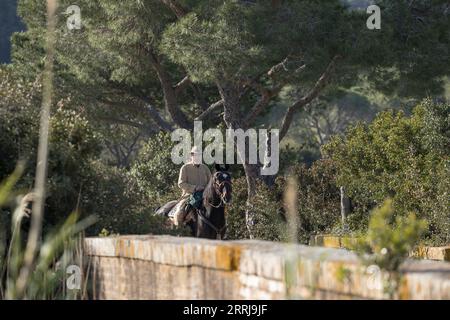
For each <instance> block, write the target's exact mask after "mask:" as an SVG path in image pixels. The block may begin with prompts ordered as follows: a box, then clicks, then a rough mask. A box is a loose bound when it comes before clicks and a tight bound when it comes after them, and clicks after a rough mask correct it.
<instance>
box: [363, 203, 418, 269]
mask: <svg viewBox="0 0 450 320" xmlns="http://www.w3.org/2000/svg"><path fill="white" fill-rule="evenodd" d="M426 227H427V222H426V221H425V220H418V219H417V218H416V215H415V214H414V213H409V214H408V215H407V216H400V215H397V214H396V213H395V211H394V208H393V206H392V200H390V199H388V200H386V201H385V202H384V203H383V205H382V206H381V207H379V208H376V209H374V210H373V211H372V213H371V217H370V222H369V227H368V230H367V234H366V235H365V236H363V237H360V238H359V239H360V240H359V243H358V244H357V247H358V248H357V249H358V251H359V254H360V255H361V257H362V258H363V260H364V261H365V262H366V263H367V264H376V265H378V266H379V267H380V268H381V269H384V270H387V271H398V268H399V266H400V264H401V263H402V262H403V261H404V259H406V258H407V257H408V255H409V253H410V252H411V250H412V249H413V248H414V246H415V245H416V244H417V242H418V241H419V239H420V237H421V235H422V233H423V232H424V230H425V229H426ZM367 254H368V255H367Z"/></svg>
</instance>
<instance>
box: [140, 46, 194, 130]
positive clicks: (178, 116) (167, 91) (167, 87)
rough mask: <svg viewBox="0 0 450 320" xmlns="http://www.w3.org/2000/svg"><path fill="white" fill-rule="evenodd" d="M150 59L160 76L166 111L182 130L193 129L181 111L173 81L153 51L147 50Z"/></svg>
mask: <svg viewBox="0 0 450 320" xmlns="http://www.w3.org/2000/svg"><path fill="white" fill-rule="evenodd" d="M145 50H146V51H147V53H148V56H149V58H150V63H151V64H152V66H153V68H154V69H155V71H156V74H157V75H158V79H159V82H160V83H161V87H162V89H163V93H164V103H165V107H166V111H167V112H168V113H169V114H170V116H171V118H172V120H173V121H174V122H175V124H176V125H178V126H179V127H181V128H184V129H192V127H193V125H192V123H191V122H190V121H189V119H188V117H187V116H186V115H185V114H184V112H182V111H181V109H180V108H179V106H178V101H177V95H176V92H175V89H174V88H173V87H172V81H171V79H170V76H169V74H168V73H167V72H166V70H165V68H164V67H163V65H162V64H161V63H160V61H159V58H158V57H157V55H156V54H155V53H154V52H153V51H152V50H148V49H147V48H145Z"/></svg>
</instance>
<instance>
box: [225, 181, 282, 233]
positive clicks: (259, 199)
mask: <svg viewBox="0 0 450 320" xmlns="http://www.w3.org/2000/svg"><path fill="white" fill-rule="evenodd" d="M246 201H247V182H246V180H245V177H240V178H237V179H233V201H232V203H231V204H230V205H229V206H228V207H227V208H226V218H227V239H230V240H234V239H248V238H249V237H250V234H249V232H248V230H247V225H246V221H245V211H246V208H247V206H246ZM280 211H281V202H280V195H279V194H278V193H277V192H274V190H273V189H270V188H269V187H267V186H266V185H264V184H263V183H262V182H260V183H258V184H257V190H256V195H255V198H254V199H253V207H252V212H253V214H254V218H255V225H254V227H253V229H252V234H253V236H254V238H256V239H261V240H271V241H279V240H282V239H284V238H285V237H284V228H285V223H284V220H283V217H282V215H281V214H280Z"/></svg>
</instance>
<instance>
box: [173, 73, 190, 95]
mask: <svg viewBox="0 0 450 320" xmlns="http://www.w3.org/2000/svg"><path fill="white" fill-rule="evenodd" d="M190 84H191V79H189V76H186V77H184V78H183V79H182V80H181V81H180V82H178V83H177V84H176V85H175V87H174V88H173V89H174V90H175V94H176V95H179V94H180V93H181V92H183V91H184V90H185V89H186V88H187V87H188V86H189V85H190Z"/></svg>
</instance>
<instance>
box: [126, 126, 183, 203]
mask: <svg viewBox="0 0 450 320" xmlns="http://www.w3.org/2000/svg"><path fill="white" fill-rule="evenodd" d="M172 146H173V142H172V141H171V139H170V134H167V133H164V132H161V133H159V134H158V135H156V136H154V137H152V138H151V139H149V141H148V142H147V143H146V144H145V145H144V146H143V148H142V149H141V151H140V152H139V155H138V157H137V159H136V162H135V164H134V165H133V166H132V168H131V171H130V174H131V176H132V177H133V178H134V179H135V180H136V183H137V187H138V189H139V190H140V192H141V193H143V194H145V196H146V197H147V198H148V199H151V201H152V202H160V198H161V197H163V196H164V194H166V193H167V192H169V191H170V190H171V188H172V186H173V183H176V181H177V180H178V172H179V170H180V166H179V165H175V164H174V163H173V162H172V160H171V151H172ZM168 182H169V183H168ZM172 200H173V199H172Z"/></svg>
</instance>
